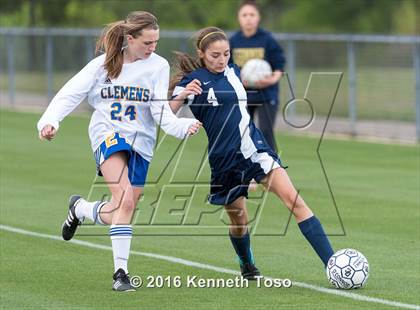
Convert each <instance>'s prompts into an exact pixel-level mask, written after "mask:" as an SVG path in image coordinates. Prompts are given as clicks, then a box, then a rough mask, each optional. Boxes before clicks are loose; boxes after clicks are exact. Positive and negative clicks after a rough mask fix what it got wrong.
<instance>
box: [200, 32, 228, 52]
mask: <svg viewBox="0 0 420 310" xmlns="http://www.w3.org/2000/svg"><path fill="white" fill-rule="evenodd" d="M216 33H220V34H222V35H223V36H224V37H225V38H226V34H225V33H224V32H223V31H213V32H210V33H208V34H206V35H205V36H204V37H203V38H202V39H201V40H200V43H198V48H199V49H201V42H203V41H204V39H206V38H207V37H209V36H210V35H212V34H216Z"/></svg>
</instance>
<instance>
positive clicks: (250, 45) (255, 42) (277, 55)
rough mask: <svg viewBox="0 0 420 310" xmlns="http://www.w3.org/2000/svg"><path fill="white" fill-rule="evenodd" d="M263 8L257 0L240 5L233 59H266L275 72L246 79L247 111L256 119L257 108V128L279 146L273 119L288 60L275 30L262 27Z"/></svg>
mask: <svg viewBox="0 0 420 310" xmlns="http://www.w3.org/2000/svg"><path fill="white" fill-rule="evenodd" d="M260 19H261V18H260V12H259V9H258V6H257V4H256V2H255V0H244V1H242V3H241V5H240V6H239V9H238V22H239V26H240V30H239V31H237V32H235V33H234V34H233V35H232V37H231V38H230V40H229V43H230V49H231V59H230V62H234V63H235V64H237V65H238V66H239V67H240V68H242V67H243V66H244V65H245V64H246V62H247V61H248V60H250V59H264V60H266V61H267V62H268V63H269V64H270V66H271V68H272V70H273V73H272V74H271V75H269V76H267V77H265V78H263V79H261V80H258V81H257V82H255V84H253V85H252V84H250V83H249V81H246V80H243V81H242V82H243V84H244V86H245V89H246V90H247V91H248V93H247V96H248V111H249V113H250V115H251V118H252V119H253V120H255V112H256V111H257V112H258V128H259V129H260V130H261V132H262V133H263V135H264V138H265V139H266V141H267V143H268V145H270V146H271V148H272V149H273V150H275V151H276V150H277V146H276V141H275V138H274V130H273V129H274V123H275V121H276V115H277V110H278V107H279V80H280V78H281V77H282V74H283V71H284V66H285V63H286V60H285V58H284V54H283V49H282V48H281V46H280V45H279V44H278V43H277V41H276V40H275V39H274V37H273V36H272V34H271V33H270V32H269V31H267V30H265V29H263V28H261V27H260V26H259V24H260Z"/></svg>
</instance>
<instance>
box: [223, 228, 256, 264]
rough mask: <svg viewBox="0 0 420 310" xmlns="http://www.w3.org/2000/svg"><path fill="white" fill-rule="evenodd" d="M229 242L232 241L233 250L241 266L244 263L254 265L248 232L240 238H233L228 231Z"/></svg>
mask: <svg viewBox="0 0 420 310" xmlns="http://www.w3.org/2000/svg"><path fill="white" fill-rule="evenodd" d="M229 237H230V241H232V245H233V248H234V249H235V252H236V254H237V255H238V258H239V263H240V265H241V266H242V265H243V264H245V263H250V264H254V256H253V255H252V250H251V241H250V238H249V232H248V231H247V232H246V234H245V235H243V236H242V237H235V236H232V234H231V233H230V231H229Z"/></svg>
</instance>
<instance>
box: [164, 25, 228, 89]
mask: <svg viewBox="0 0 420 310" xmlns="http://www.w3.org/2000/svg"><path fill="white" fill-rule="evenodd" d="M193 38H194V46H195V48H196V50H197V51H198V50H200V51H202V52H203V53H204V52H205V51H206V50H207V48H208V47H209V45H210V44H211V43H213V42H216V41H220V40H224V41H228V37H227V35H226V33H225V32H224V31H223V30H221V29H220V28H217V27H207V28H203V29H200V30H199V31H197V33H196V34H195V35H194V36H193ZM174 65H175V70H176V73H175V75H174V76H173V78H172V79H171V82H170V84H169V92H170V93H172V91H173V89H174V88H175V86H176V84H178V83H179V81H181V80H182V78H183V77H184V76H185V75H187V74H188V73H190V72H192V71H194V70H195V69H198V68H203V67H205V65H204V61H203V60H202V59H201V58H199V57H198V56H197V55H196V56H191V55H189V54H186V53H181V52H175V64H174Z"/></svg>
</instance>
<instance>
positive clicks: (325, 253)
mask: <svg viewBox="0 0 420 310" xmlns="http://www.w3.org/2000/svg"><path fill="white" fill-rule="evenodd" d="M298 225H299V228H300V231H301V232H302V234H303V235H304V236H305V238H306V240H308V241H309V243H310V244H311V246H312V247H313V249H314V250H315V252H316V253H317V254H318V256H319V258H320V259H321V260H322V262H323V263H324V265H325V266H327V263H328V260H329V259H330V257H331V256H332V255H333V254H334V251H333V249H332V247H331V244H330V242H329V241H328V237H327V235H326V234H325V232H324V229H323V228H322V225H321V223H320V221H319V220H318V219H317V218H316V217H315V215H314V216H311V217H310V218H308V219H306V220H304V221H302V222H300V223H299V224H298Z"/></svg>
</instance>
